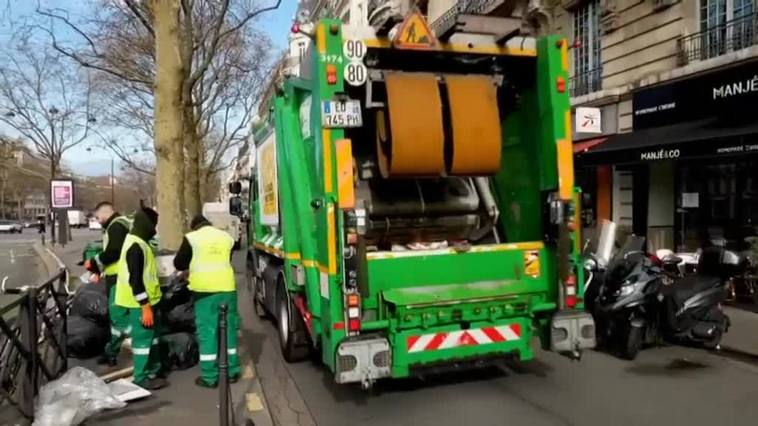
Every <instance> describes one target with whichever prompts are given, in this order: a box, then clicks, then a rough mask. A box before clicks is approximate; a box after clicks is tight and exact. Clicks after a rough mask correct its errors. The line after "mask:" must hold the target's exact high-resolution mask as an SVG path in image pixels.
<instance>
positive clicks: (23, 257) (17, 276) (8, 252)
mask: <svg viewBox="0 0 758 426" xmlns="http://www.w3.org/2000/svg"><path fill="white" fill-rule="evenodd" d="M36 237H37V233H36V232H33V231H32V230H24V233H22V234H0V282H2V281H3V280H4V279H5V278H6V277H7V280H6V286H7V287H8V288H12V287H18V286H23V285H31V284H36V283H37V281H38V280H39V279H40V278H41V274H42V273H43V269H42V268H43V264H42V261H41V260H40V259H37V254H36V253H35V251H34V249H33V248H32V246H33V244H34V243H35V242H36V241H38V240H37V239H36Z"/></svg>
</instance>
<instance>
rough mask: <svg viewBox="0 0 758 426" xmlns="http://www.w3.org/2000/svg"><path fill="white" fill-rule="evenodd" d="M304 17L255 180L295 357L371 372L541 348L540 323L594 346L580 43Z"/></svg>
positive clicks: (417, 21) (287, 341)
mask: <svg viewBox="0 0 758 426" xmlns="http://www.w3.org/2000/svg"><path fill="white" fill-rule="evenodd" d="M296 29H297V30H299V31H301V32H305V33H307V34H308V35H309V36H310V37H311V38H312V41H313V42H312V44H311V47H310V48H309V49H308V51H307V53H306V57H305V59H304V61H303V64H302V65H301V67H300V71H299V76H297V77H295V76H288V77H287V78H285V79H284V80H283V81H282V82H281V84H279V85H278V86H277V87H276V93H275V96H274V97H273V99H272V100H271V101H270V104H269V105H268V107H269V109H268V114H267V115H266V116H265V117H261V118H260V120H259V121H258V122H257V123H256V124H255V125H254V135H253V140H254V143H255V152H256V154H255V161H254V162H253V163H254V164H253V165H252V167H251V173H250V178H249V180H250V181H249V191H250V193H249V204H250V205H249V209H250V210H249V212H250V217H251V220H250V223H249V235H248V254H247V267H248V277H249V281H248V283H249V286H250V288H251V290H252V293H251V294H252V299H253V300H252V301H251V302H252V303H255V306H256V309H257V310H258V312H259V314H260V315H263V316H268V317H270V318H271V319H272V320H273V322H274V323H275V324H276V326H277V328H278V332H279V340H280V343H281V350H282V353H283V355H284V358H285V359H286V360H287V361H289V362H295V361H299V360H303V359H305V358H307V357H308V356H313V355H314V354H315V356H316V357H317V358H318V359H320V360H321V361H322V362H323V364H324V365H325V366H326V368H328V369H329V370H331V371H332V372H333V374H334V379H335V381H336V382H338V383H358V384H361V385H362V386H364V387H369V386H371V385H372V383H374V382H375V381H376V380H378V379H384V378H401V377H408V376H411V375H415V374H422V373H426V372H428V371H430V370H431V369H434V370H438V369H440V368H445V367H447V366H451V365H456V366H457V365H466V364H468V363H475V364H477V365H478V364H480V363H482V362H488V361H497V360H501V359H503V358H506V357H512V358H516V359H519V360H530V359H532V358H533V357H534V351H533V348H532V345H531V341H532V340H533V339H532V338H533V337H538V338H539V339H540V340H541V342H542V344H543V347H545V348H547V349H551V350H553V351H556V352H560V353H563V354H566V355H569V356H571V357H579V356H580V354H581V352H582V351H583V350H585V349H588V348H592V347H594V345H595V330H594V323H593V320H592V317H591V316H590V315H588V314H587V313H585V312H584V310H583V300H582V297H583V289H582V288H581V285H579V283H582V282H583V277H582V267H581V264H580V262H581V261H580V257H579V255H580V253H578V250H577V247H578V235H577V231H576V229H577V227H578V224H577V223H576V218H577V216H578V215H577V211H576V208H577V207H576V203H575V194H576V189H575V188H574V177H573V162H572V161H573V160H572V155H573V151H572V141H571V124H570V118H571V113H570V105H569V94H568V87H567V85H568V59H567V50H568V44H567V42H566V40H564V39H561V38H559V37H556V36H547V37H543V38H540V39H537V40H534V39H529V38H517V39H512V40H510V41H504V40H503V38H502V37H501V38H500V39H499V40H497V41H495V42H492V43H462V44H461V43H455V42H454V40H450V39H445V40H443V39H442V37H439V38H438V37H435V36H434V35H433V34H432V33H431V32H430V31H429V30H428V27H427V26H426V23H425V22H424V18H423V16H421V15H418V14H412V15H410V16H408V17H407V18H406V19H405V21H404V22H402V24H401V25H399V27H395V30H394V31H393V32H394V34H393V35H392V37H390V36H389V35H388V34H387V32H386V31H381V30H372V31H371V32H370V34H369V35H368V36H367V35H366V32H365V31H364V32H361V31H356V30H355V29H354V28H353V27H349V26H347V25H343V23H342V22H340V21H339V20H331V19H325V20H321V21H319V22H317V23H314V24H311V25H310V26H308V27H306V26H304V27H303V28H296ZM390 34H392V33H390ZM490 38H491V39H492V38H495V37H490ZM241 187H242V185H240V184H239V183H238V182H235V183H233V184H232V185H230V188H237V190H236V191H234V192H239V191H240V188H241ZM246 198H247V197H246ZM237 202H239V200H237ZM237 204H238V203H237Z"/></svg>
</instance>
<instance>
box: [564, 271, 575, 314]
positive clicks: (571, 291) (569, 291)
mask: <svg viewBox="0 0 758 426" xmlns="http://www.w3.org/2000/svg"><path fill="white" fill-rule="evenodd" d="M566 307H567V308H569V309H574V308H575V307H576V275H574V274H571V275H569V276H568V278H566Z"/></svg>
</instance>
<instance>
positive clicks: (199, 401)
mask: <svg viewBox="0 0 758 426" xmlns="http://www.w3.org/2000/svg"><path fill="white" fill-rule="evenodd" d="M86 242H87V241H86V240H85V239H84V238H82V237H79V238H78V239H77V241H74V242H72V244H69V245H67V246H66V247H65V248H59V247H56V248H55V249H54V250H53V251H54V253H55V254H56V255H57V256H58V258H59V259H60V261H61V262H62V263H63V264H65V265H66V267H68V268H69V272H70V273H69V280H70V281H69V282H70V284H71V286H72V287H74V286H75V284H74V283H75V281H76V280H78V277H79V275H81V273H83V271H84V270H83V269H82V267H81V266H78V265H77V264H76V263H77V262H79V261H80V260H81V255H82V249H83V247H84V245H85V244H86ZM240 253H241V252H240ZM237 256H240V254H239V253H237V254H236V255H235V257H237ZM240 263H241V264H243V265H244V262H236V265H239V264H240ZM236 269H237V274H236V276H237V283H238V288H240V289H244V279H245V276H244V271H243V270H241V269H239V268H236ZM240 300H244V299H243V298H242V297H240ZM239 310H240V315H241V316H242V321H241V323H242V324H241V330H240V332H241V335H242V337H241V338H240V339H239V345H240V346H239V351H240V361H241V363H242V379H241V380H240V381H239V382H238V383H236V384H234V385H232V386H231V400H232V404H233V405H232V406H233V407H234V419H235V422H234V424H235V425H243V424H246V423H245V422H246V420H248V419H249V420H252V421H253V422H254V424H255V425H256V426H273V425H274V422H273V420H272V419H271V415H270V413H269V410H268V406H267V404H266V402H265V397H264V396H263V393H262V388H261V384H260V380H259V378H258V376H257V374H256V369H255V365H254V362H253V360H254V358H255V356H254V353H253V349H252V347H251V346H250V343H251V342H250V341H249V340H248V339H246V337H249V336H251V335H252V331H251V330H248V329H247V328H248V327H247V326H246V325H245V324H246V323H247V321H245V320H244V319H245V318H250V317H251V316H252V315H255V314H254V312H253V310H252V306H251V305H250V304H246V303H240V306H239ZM129 364H130V363H129V356H128V354H125V353H124V352H122V356H121V357H120V362H119V366H118V367H117V368H116V369H119V368H125V367H128V366H129ZM73 365H82V366H86V367H88V368H90V369H93V370H94V371H95V372H96V373H101V371H98V366H96V365H95V363H94V360H74V359H72V360H71V362H70V366H73ZM108 371H113V369H110V368H109V369H108ZM198 374H199V371H198V367H194V368H191V369H189V370H184V371H175V372H172V373H171V375H170V376H169V378H168V380H169V383H170V386H169V387H168V388H165V389H161V390H159V391H157V392H154V394H153V396H151V397H149V398H147V399H145V400H142V401H136V402H132V403H130V404H129V405H128V406H127V407H126V408H124V409H122V410H118V411H113V412H106V413H103V414H101V415H100V416H97V417H95V418H93V419H92V420H90V421H88V422H87V424H88V425H101V426H105V425H122V424H126V423H128V424H130V425H135V426H142V425H145V426H147V425H158V424H165V425H181V426H208V425H215V424H218V422H219V409H218V400H219V391H218V390H212V389H204V388H200V387H198V386H196V385H195V383H194V381H195V378H196V377H197V375H198Z"/></svg>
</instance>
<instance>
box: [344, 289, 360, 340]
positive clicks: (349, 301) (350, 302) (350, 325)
mask: <svg viewBox="0 0 758 426" xmlns="http://www.w3.org/2000/svg"><path fill="white" fill-rule="evenodd" d="M345 299H346V300H345V302H346V303H345V304H346V305H347V329H348V331H350V332H356V331H360V329H361V296H360V295H359V294H358V293H348V295H347V297H346V298H345Z"/></svg>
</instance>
